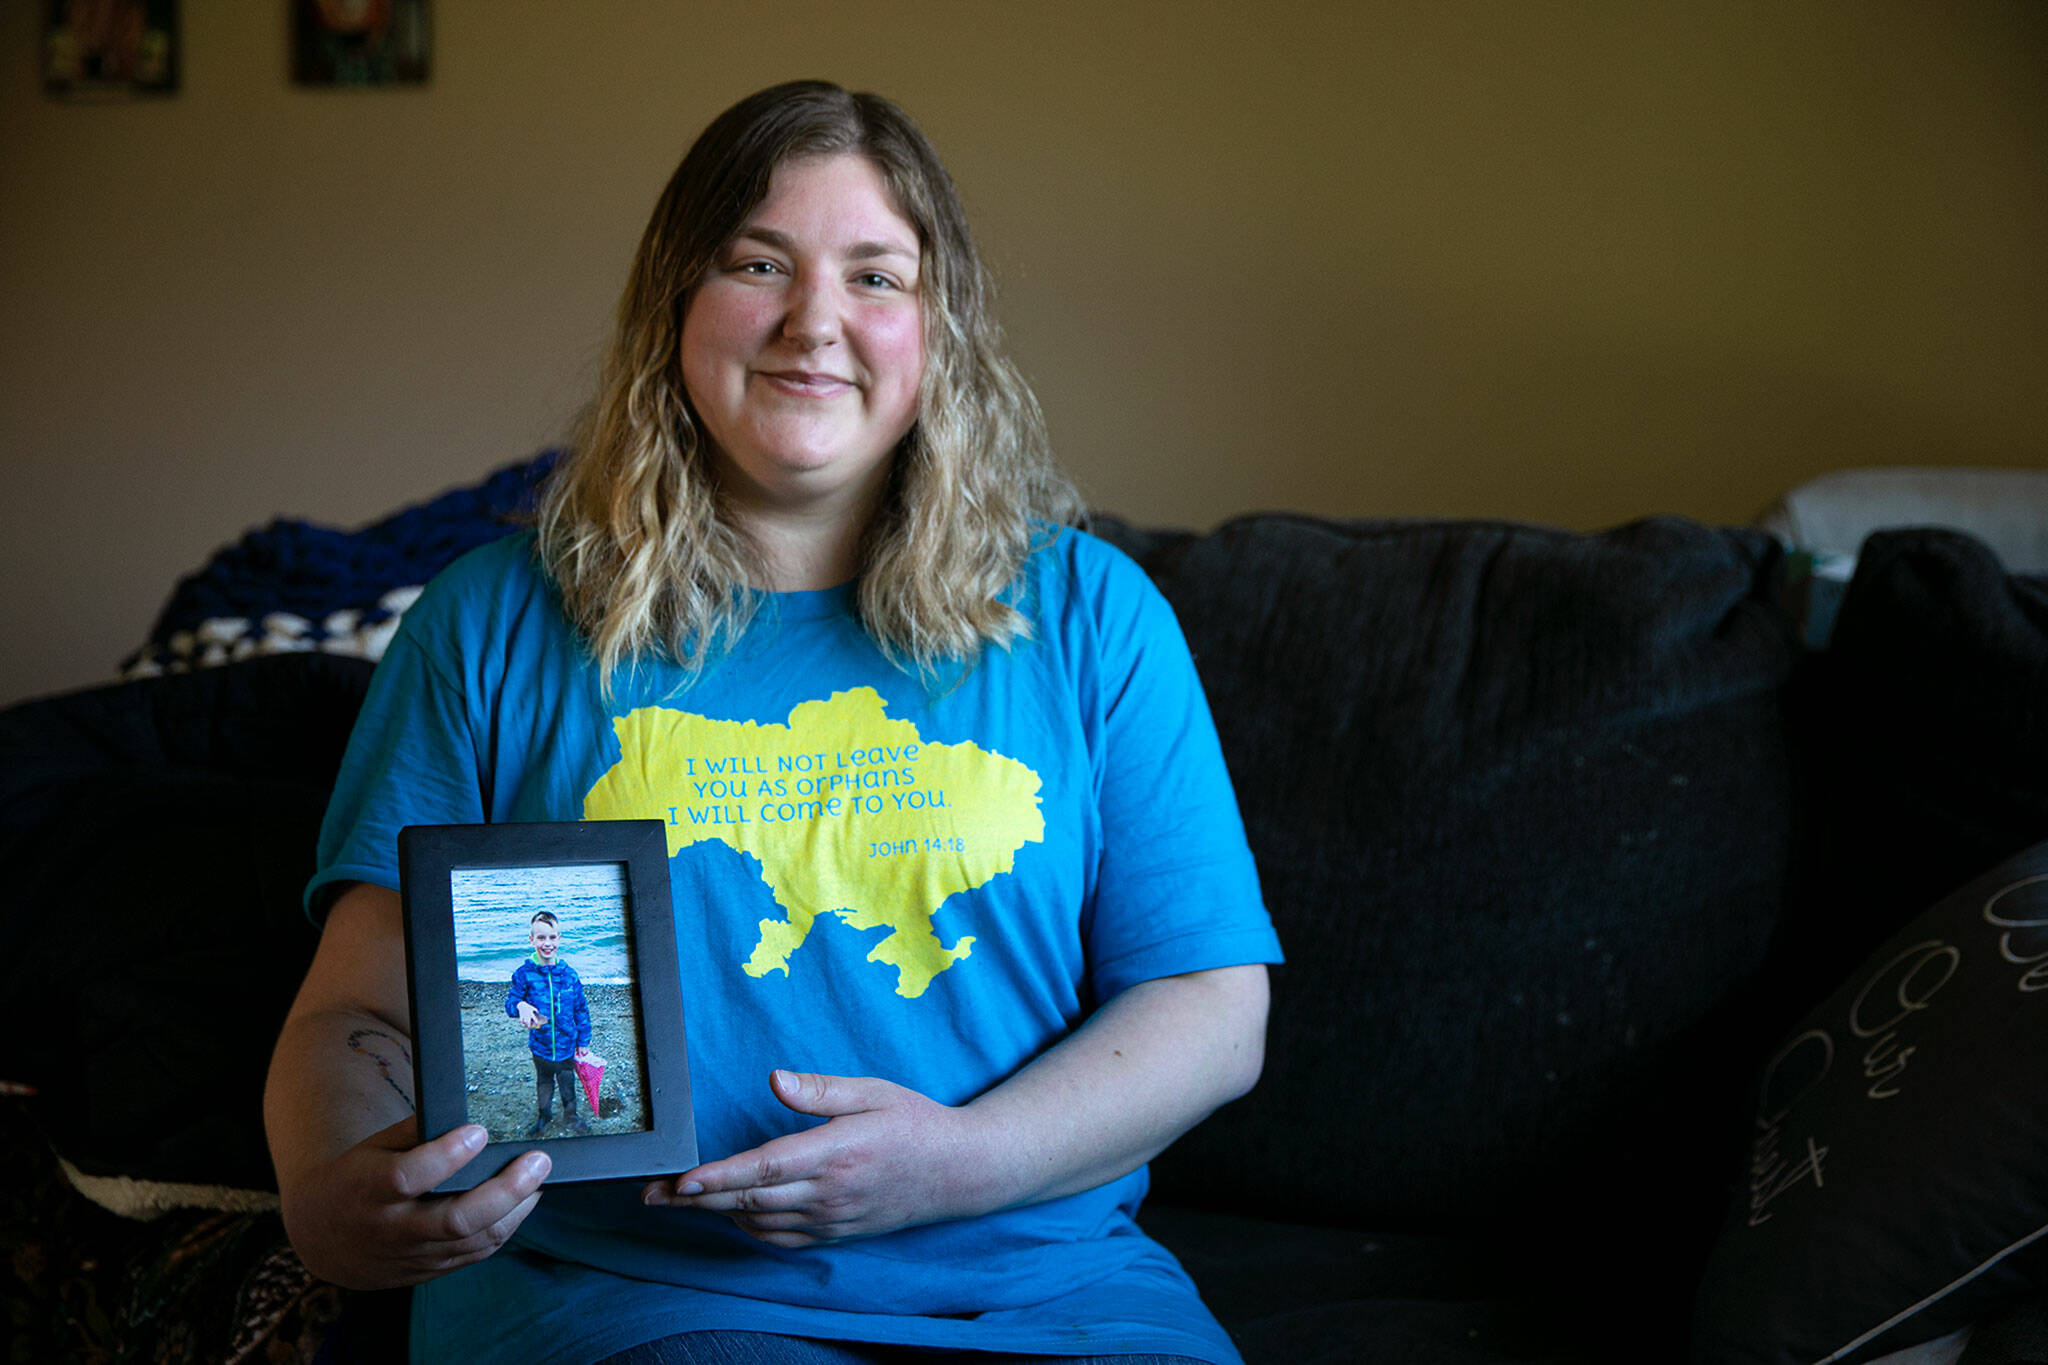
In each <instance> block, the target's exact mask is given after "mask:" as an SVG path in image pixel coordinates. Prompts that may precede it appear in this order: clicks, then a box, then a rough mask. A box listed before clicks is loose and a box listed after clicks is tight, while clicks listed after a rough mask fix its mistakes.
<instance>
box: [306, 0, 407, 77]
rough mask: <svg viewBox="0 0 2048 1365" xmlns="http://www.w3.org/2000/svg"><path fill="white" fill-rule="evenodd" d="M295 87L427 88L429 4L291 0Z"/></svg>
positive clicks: (396, 0)
mask: <svg viewBox="0 0 2048 1365" xmlns="http://www.w3.org/2000/svg"><path fill="white" fill-rule="evenodd" d="M289 3H290V5H291V15H292V81H293V83H294V84H297V85H327V86H353V87H357V88H371V87H376V86H391V85H423V84H425V83H426V80H427V74H428V70H429V67H430V66H431V64H432V50H433V29H432V27H431V25H430V24H429V23H428V19H427V0H289Z"/></svg>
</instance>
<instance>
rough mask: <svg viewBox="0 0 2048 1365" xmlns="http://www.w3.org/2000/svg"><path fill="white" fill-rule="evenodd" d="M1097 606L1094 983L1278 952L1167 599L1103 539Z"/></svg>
mask: <svg viewBox="0 0 2048 1365" xmlns="http://www.w3.org/2000/svg"><path fill="white" fill-rule="evenodd" d="M1102 552H1103V554H1104V555H1105V557H1107V558H1108V559H1109V562H1108V563H1106V564H1105V566H1104V572H1103V573H1102V575H1101V577H1100V579H1099V582H1098V585H1097V586H1094V587H1084V588H1083V591H1085V592H1087V593H1088V594H1089V596H1090V598H1091V599H1092V601H1091V605H1092V608H1093V611H1094V614H1095V617H1096V624H1097V639H1098V642H1099V643H1098V648H1099V650H1100V656H1101V657H1100V666H1099V668H1098V670H1097V678H1098V679H1099V685H1100V687H1101V697H1100V702H1099V705H1100V708H1101V710H1100V715H1101V738H1100V741H1099V744H1100V759H1099V762H1098V764H1097V772H1096V791H1097V808H1098V810H1099V812H1100V817H1101V828H1102V853H1101V858H1100V863H1099V866H1098V870H1097V876H1096V886H1095V895H1094V900H1093V904H1092V907H1091V913H1090V915H1089V920H1088V927H1087V937H1088V961H1089V975H1090V982H1091V985H1092V986H1093V988H1094V991H1095V995H1096V998H1097V999H1098V1000H1107V999H1108V998H1109V997H1110V996H1112V995H1114V994H1116V993H1117V992H1118V991H1121V990H1123V989H1125V988H1126V987H1128V986H1131V985H1133V984H1135V983H1137V982H1139V981H1145V980H1150V979H1152V978H1155V977H1161V976H1172V975H1177V974H1179V973H1182V972H1195V971H1206V970H1209V969H1211V968H1216V967H1231V966H1240V965H1244V964H1247V963H1255V962H1278V961H1280V960H1281V952H1280V942H1279V939H1278V937H1277V936H1276V935H1275V934H1274V932H1273V925H1272V921H1271V919H1270V918H1269V917H1268V915H1267V913H1266V908H1265V902H1264V900H1263V898H1262V897H1261V895H1260V892H1259V878H1258V870H1257V867H1256V866H1255V864H1254V863H1253V860H1252V854H1251V849H1250V847H1249V845H1248V844H1247V843H1246V841H1245V833H1244V821H1243V819H1242V818H1241V817H1240V816H1239V814H1238V809H1237V798H1236V796H1235V794H1234V793H1233V792H1232V790H1231V785H1230V773H1229V770H1228V769H1227V768H1226V767H1225V765H1224V760H1223V749H1222V745H1221V743H1220V742H1219V741H1218V739H1217V736H1216V724H1215V721H1214V719H1213V718H1212V717H1211V716H1210V713H1209V705H1208V701H1207V699H1206V698H1205V697H1204V696H1203V694H1202V684H1201V680H1200V678H1199V677H1198V676H1197V674H1196V672H1195V665H1194V660H1193V658H1192V657H1191V656H1190V655H1189V652H1188V646H1187V641H1186V639H1185V637H1184V636H1183V635H1182V634H1181V630H1180V623H1179V621H1177V620H1176V619H1175V618H1174V615H1173V608H1172V607H1171V606H1170V605H1168V603H1167V601H1166V599H1165V597H1163V596H1162V595H1161V594H1160V592H1159V590H1158V589H1157V588H1156V587H1154V586H1153V584H1152V581H1151V580H1150V579H1149V578H1147V577H1146V576H1145V574H1144V571H1143V570H1142V569H1140V568H1138V566H1137V565H1135V564H1133V563H1131V562H1130V561H1129V560H1128V559H1126V558H1124V557H1123V556H1122V555H1121V554H1118V553H1117V552H1115V551H1113V550H1109V549H1107V547H1103V551H1102Z"/></svg>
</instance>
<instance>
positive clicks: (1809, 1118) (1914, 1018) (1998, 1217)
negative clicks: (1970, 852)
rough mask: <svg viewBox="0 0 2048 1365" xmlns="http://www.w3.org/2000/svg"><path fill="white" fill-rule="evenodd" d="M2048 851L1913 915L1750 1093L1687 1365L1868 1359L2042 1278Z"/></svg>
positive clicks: (1962, 1321)
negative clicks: (1742, 1157) (1749, 1112)
mask: <svg viewBox="0 0 2048 1365" xmlns="http://www.w3.org/2000/svg"><path fill="white" fill-rule="evenodd" d="M2044 1077H2048V843H2043V844H2038V845H2036V846H2034V847H2033V848H2030V849H2027V850H2025V851H2024V852H2022V853H2021V854H2019V855H2018V856H2017V857H2015V858H2012V859H2011V860H2009V861H2007V862H2005V863H2002V864H2000V865H1999V866H1998V867H1997V868H1995V869H1993V870H1992V871H1991V872H1989V873H1986V874H1985V875H1983V876H1981V877H1979V878H1977V879H1976V880H1974V881H1972V882H1970V883H1969V884H1968V885H1966V886H1964V887H1963V888H1962V889H1961V890H1959V891H1957V892H1956V893H1955V894H1953V895H1951V896H1949V897H1948V898H1946V899H1945V900H1943V901H1941V902H1940V903H1939V904H1937V905H1936V906H1935V907H1934V908H1933V909H1931V910H1929V911H1927V912H1926V913H1925V914H1923V915H1921V916H1920V917H1919V918H1917V919H1915V920H1913V921H1912V922H1911V923H1909V924H1907V925H1906V926H1905V927H1904V928H1902V929H1901V930H1900V931H1899V932H1898V933H1897V934H1895V935H1894V936H1893V937H1892V938H1891V939H1890V940H1888V941H1887V942H1886V943H1885V944H1884V945H1883V946H1881V947H1880V948H1878V949H1877V951H1876V952H1874V953H1872V954H1871V955H1870V957H1869V959H1868V960H1867V961H1866V962H1865V963H1864V964H1863V966H1862V967H1861V968H1859V969H1858V970H1856V971H1855V972H1853V973H1851V974H1850V976H1849V979H1848V980H1847V981H1846V982H1844V983H1843V985H1842V987H1841V988H1840V989H1839V990H1837V991H1836V992H1835V993H1834V994H1833V995H1831V996H1830V997H1828V999H1827V1001H1826V1003H1824V1004H1822V1005H1821V1006H1820V1007H1819V1008H1818V1009H1816V1010H1814V1011H1813V1012H1812V1013H1810V1014H1809V1015H1807V1017H1806V1018H1805V1019H1803V1020H1802V1021H1800V1023H1799V1024H1798V1025H1797V1026H1795V1028H1794V1029H1793V1031H1792V1032H1791V1034H1790V1035H1789V1036H1788V1037H1787V1038H1786V1039H1785V1041H1784V1042H1783V1044H1782V1045H1781V1046H1780V1047H1779V1048H1778V1049H1777V1051H1776V1052H1775V1053H1774V1054H1773V1055H1772V1056H1771V1058H1770V1060H1769V1062H1768V1063H1767V1064H1766V1065H1765V1066H1764V1068H1763V1072H1762V1075H1761V1076H1760V1078H1759V1080H1758V1084H1757V1092H1756V1102H1755V1106H1754V1115H1755V1117H1754V1123H1753V1125H1752V1128H1751V1137H1750V1150H1749V1153H1748V1156H1749V1168H1748V1170H1747V1172H1746V1173H1745V1177H1744V1179H1743V1180H1742V1181H1741V1182H1740V1189H1739V1193H1738V1194H1737V1196H1736V1198H1735V1200H1734V1202H1733V1206H1732V1208H1731V1210H1730V1212H1729V1215H1728V1219H1727V1222H1726V1225H1725V1227H1724V1230H1723V1232H1722V1235H1721V1238H1720V1241H1719V1243H1718V1244H1717V1246H1716V1247H1715V1249H1714V1252H1713V1255H1712V1257H1711V1259H1710V1261H1709V1263H1708V1269H1707V1274H1706V1277H1705V1280H1704V1282H1703V1286H1702V1288H1701V1291H1700V1299H1699V1306H1698V1311H1697V1314H1696V1317H1695V1324H1694V1361H1695V1365H1812V1362H1815V1361H1831V1362H1833V1361H1839V1362H1843V1363H1844V1365H1849V1363H1850V1362H1855V1361H1862V1360H1869V1359H1872V1358H1874V1357H1876V1356H1880V1355H1884V1354H1887V1353H1889V1352H1892V1351H1897V1350H1902V1349H1904V1348H1906V1347H1908V1346H1913V1345H1917V1344H1919V1343H1921V1342H1925V1341H1931V1340H1934V1339H1935V1338H1937V1337H1940V1336H1943V1335H1945V1334H1947V1333H1949V1332H1952V1331H1954V1330H1956V1329H1957V1328H1959V1327H1963V1326H1967V1325H1969V1324H1971V1323H1973V1322H1975V1321H1977V1320H1978V1319H1979V1318H1981V1317H1983V1316H1985V1315H1986V1314H1988V1313H1991V1312H1993V1311H1996V1310H1997V1309H1999V1308H2001V1307H2004V1306H2005V1305H2007V1304H2010V1303H2012V1302H2015V1301H2017V1300H2019V1299H2021V1298H2023V1297H2024V1296H2025V1295H2026V1294H2027V1293H2028V1292H2029V1291H2030V1290H2032V1289H2034V1288H2036V1287H2037V1286H2038V1285H2039V1284H2040V1282H2041V1281H2040V1277H2041V1275H2042V1274H2043V1273H2044V1272H2048V1104H2043V1103H2042V1096H2043V1095H2044V1094H2048V1086H2044V1081H2043V1078H2044Z"/></svg>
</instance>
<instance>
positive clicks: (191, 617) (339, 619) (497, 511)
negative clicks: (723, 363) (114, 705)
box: [121, 450, 559, 678]
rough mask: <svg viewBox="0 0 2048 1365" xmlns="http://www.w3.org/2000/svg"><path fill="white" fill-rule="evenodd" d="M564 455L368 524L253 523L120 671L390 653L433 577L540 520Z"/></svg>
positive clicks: (184, 589) (141, 673)
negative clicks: (536, 515)
mask: <svg viewBox="0 0 2048 1365" xmlns="http://www.w3.org/2000/svg"><path fill="white" fill-rule="evenodd" d="M558 453H559V452H557V451H553V450H546V451H542V452H541V453H540V454H539V455H538V456H536V457H534V458H533V459H530V460H523V461H520V462H519V463H517V464H512V465H507V466H506V467H504V468H503V469H500V470H498V471H497V472H496V473H494V474H492V475H491V476H490V477H489V478H487V479H485V480H484V481H483V482H482V483H479V484H476V485H473V486H470V487H465V488H455V489H451V490H449V491H448V492H446V493H443V494H441V495H440V496H439V497H435V498H432V499H429V500H428V501H426V502H422V503H417V504H415V505H413V506H411V507H407V508H404V509H403V510H401V511H398V512H394V513H393V514H392V515H390V516H388V517H386V518H384V519H383V520H382V521H378V522H375V523H373V524H371V525H369V526H365V527H363V528H362V529H360V530H356V531H343V530H339V529H337V528H335V527H332V526H320V525H316V524H314V523H312V522H308V521H299V520H294V519H286V518H280V519H278V520H276V521H273V522H271V523H270V524H269V525H268V526H264V527H261V528H259V529H257V530H254V531H251V532H249V533H248V534H247V535H245V536H243V537H242V538H241V540H239V541H237V542H236V543H234V544H232V545H228V546H224V547H222V548H221V549H220V550H218V551H216V552H215V553H214V555H213V557H212V558H211V559H209V560H208V561H207V562H206V565H205V567H203V568H201V569H200V570H199V571H198V572H197V573H194V574H191V575H188V576H187V577H185V578H184V579H182V580H180V581H179V583H178V586H177V588H176V589H175V590H173V592H172V593H171V600H170V601H169V603H167V604H166V605H165V607H164V609H163V614H162V615H160V616H159V617H158V618H157V622H156V625H155V626H154V627H153V628H152V629H151V631H150V634H149V640H148V642H147V643H146V644H144V645H143V647H142V648H141V649H139V650H137V651H136V652H135V653H134V654H131V655H130V656H129V657H128V658H127V659H125V660H124V661H123V662H122V664H121V676H122V677H124V678H141V677H153V676H155V675H157V674H160V673H181V672H185V671H187V670H189V669H194V668H204V667H208V666H210V665H214V664H224V663H232V662H234V661H235V660H238V659H247V658H250V657H253V656H255V655H258V654H283V653H294V652H298V651H303V650H321V651H324V652H326V653H330V654H350V655H355V656H357V657H360V658H365V659H376V658H379V657H381V656H382V655H383V653H384V646H385V645H386V644H387V643H389V642H390V639H391V635H392V632H393V631H395V630H396V629H397V628H398V618H399V616H400V614H401V613H403V612H404V611H405V609H406V608H407V607H409V606H411V605H412V602H413V599H414V598H416V597H418V596H419V593H420V589H421V588H422V587H423V586H424V585H425V584H426V582H427V580H428V579H430V578H432V577H433V576H434V575H435V574H436V573H438V572H440V570H441V569H442V568H444V567H445V566H446V565H447V564H448V563H449V562H451V561H452V560H454V559H455V558H456V557H457V556H459V555H462V554H463V553H465V552H467V551H469V550H473V549H475V548H476V547H477V546H479V545H482V544H485V543H486V542H489V541H492V540H496V539H497V538H499V537H500V536H503V535H505V534H506V533H508V532H509V531H512V530H514V529H516V528H517V527H518V526H519V525H520V524H521V523H522V522H524V521H525V520H527V519H528V518H529V517H530V515H531V513H532V510H533V505H534V499H535V496H536V494H537V492H538V489H539V484H540V481H541V479H542V477H543V476H544V475H546V473H547V472H548V470H549V469H550V468H552V467H553V465H554V462H555V458H556V456H557V454H558Z"/></svg>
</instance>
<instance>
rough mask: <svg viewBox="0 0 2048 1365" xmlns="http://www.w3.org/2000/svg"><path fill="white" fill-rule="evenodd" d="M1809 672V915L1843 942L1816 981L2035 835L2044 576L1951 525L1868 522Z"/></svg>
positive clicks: (2046, 817)
mask: <svg viewBox="0 0 2048 1365" xmlns="http://www.w3.org/2000/svg"><path fill="white" fill-rule="evenodd" d="M1815 681H1816V686H1815V687H1814V688H1813V689H1812V696H1811V697H1810V703H1811V711H1812V717H1811V719H1812V727H1811V728H1812V729H1813V731H1814V732H1815V733H1816V734H1819V735H1823V736H1826V737H1827V739H1828V742H1829V744H1830V746H1831V749H1832V752H1831V753H1830V754H1829V755H1828V757H1827V758H1826V760H1825V761H1824V762H1823V763H1821V764H1820V765H1818V771H1819V772H1820V773H1821V774H1822V775H1823V777H1822V781H1823V782H1824V783H1825V787H1826V789H1825V791H1823V792H1821V793H1818V795H1819V799H1817V800H1816V801H1814V802H1813V803H1811V808H1812V810H1813V812H1814V814H1815V816H1816V817H1817V820H1818V822H1819V823H1818V829H1819V830H1822V831H1824V832H1825V833H1826V835H1827V836H1828V837H1829V841H1830V842H1831V844H1832V851H1831V853H1830V854H1828V855H1827V856H1826V863H1827V867H1828V875H1827V877H1826V879H1825V890H1826V892H1827V893H1828V896H1827V899H1826V901H1825V903H1824V904H1821V905H1818V906H1816V907H1815V908H1816V911H1817V912H1818V917H1817V919H1816V921H1815V927H1816V928H1817V929H1818V930H1819V931H1820V933H1821V934H1822V935H1823V936H1824V943H1825V942H1832V943H1835V944H1849V945H1854V946H1853V947H1852V948H1850V950H1849V951H1847V952H1846V953H1845V954H1843V955H1840V956H1837V957H1836V958H1835V959H1834V960H1833V961H1832V962H1826V963H1825V964H1824V974H1823V975H1821V976H1820V977H1818V978H1817V979H1818V980H1821V981H1830V980H1834V979H1835V978H1837V977H1838V976H1840V975H1841V974H1842V973H1844V972H1846V971H1848V970H1849V968H1850V966H1851V965H1853V964H1854V963H1855V962H1856V961H1858V960H1859V959H1860V958H1861V957H1862V955H1863V952H1862V950H1863V947H1864V946H1865V945H1867V944H1869V943H1871V942H1874V941H1875V940H1876V939H1878V938H1880V937H1882V936H1883V935H1885V934H1888V933H1890V932H1891V931H1892V930H1893V929H1896V928H1897V927H1898V926H1899V925H1901V924H1903V923H1905V922H1906V921H1907V920H1908V919H1910V918H1912V917H1913V916H1914V915H1916V914H1918V913H1920V911H1922V910H1923V909H1925V908H1926V907H1927V906H1928V905H1931V904H1932V903H1933V902H1934V901H1935V900H1936V899H1938V898H1939V897H1941V896H1943V895H1945V894H1947V893H1948V892H1949V891H1950V890H1952V889H1954V888H1955V887H1957V886H1959V885H1961V884H1962V883H1963V881H1964V880H1965V879H1967V878H1969V877H1973V876H1975V875H1976V874H1977V873H1979V872H1981V871H1982V870H1983V869H1985V868H1987V867H1990V866H1991V865H1992V864H1993V863H1996V862H1998V861H1999V860H2000V859H2002V858H2007V857H2010V856H2012V855H2013V854H2014V853H2016V852H2018V851H2019V850H2020V849H2023V848H2026V847H2028V846H2030V845H2032V844H2034V843H2036V842H2038V841H2039V840H2041V839H2048V578H2031V577H2024V576H2020V575H2013V574H2008V573H2006V571H2005V569H2004V567H2003V566H2002V565H2001V564H2000V563H1999V560H1998V557H1997V556H1996V555H1995V554H1993V553H1992V551H1991V550H1990V548H1989V547H1988V546H1986V545H1985V544H1983V542H1981V541H1979V540H1976V539H1974V538H1972V537H1970V536H1967V535H1964V534H1963V533H1961V532H1959V531H1947V530H1938V529H1934V528H1930V527H1921V528H1912V529H1906V530H1894V531H1881V532H1878V533H1876V534H1874V535H1872V536H1871V537H1870V538H1869V539H1868V540H1867V541H1865V542H1864V545H1863V550H1862V553H1861V554H1860V555H1859V557H1858V559H1857V563H1856V575H1855V578H1854V579H1853V580H1852V581H1851V583H1850V585H1849V591H1848V594H1847V596H1846V597H1845V598H1844V600H1843V602H1842V608H1841V614H1840V616H1839V617H1838V618H1837V620H1836V623H1835V633H1834V637H1833V639H1832V640H1831V642H1830V644H1829V646H1828V650H1827V652H1826V654H1825V655H1824V656H1822V657H1821V659H1820V660H1819V667H1818V668H1817V669H1816V670H1815ZM1873 849H1875V850H1879V851H1880V855H1879V856H1877V857H1871V856H1869V854H1870V851H1871V850H1873ZM1830 921H1832V922H1830Z"/></svg>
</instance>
